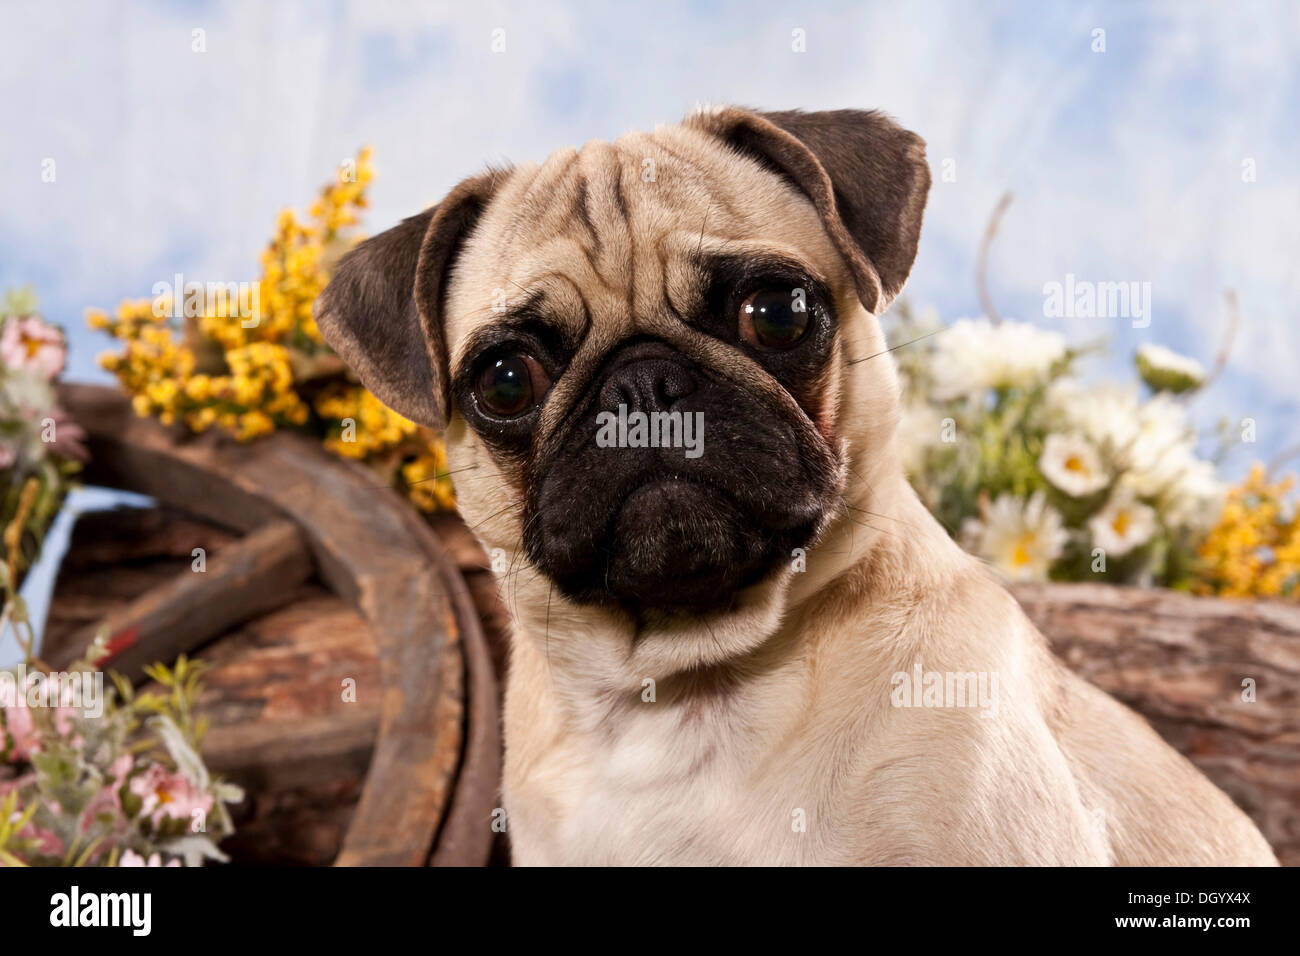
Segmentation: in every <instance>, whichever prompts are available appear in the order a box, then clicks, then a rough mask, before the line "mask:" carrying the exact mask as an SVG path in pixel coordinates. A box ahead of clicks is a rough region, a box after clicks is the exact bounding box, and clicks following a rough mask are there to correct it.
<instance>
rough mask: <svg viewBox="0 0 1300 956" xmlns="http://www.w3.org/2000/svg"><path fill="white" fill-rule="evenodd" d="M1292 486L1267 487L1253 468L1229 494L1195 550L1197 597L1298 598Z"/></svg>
mask: <svg viewBox="0 0 1300 956" xmlns="http://www.w3.org/2000/svg"><path fill="white" fill-rule="evenodd" d="M1294 485H1295V479H1294V478H1287V479H1284V480H1282V481H1279V482H1276V483H1273V484H1270V483H1269V482H1268V476H1267V475H1266V473H1265V471H1264V468H1263V466H1261V465H1258V464H1257V465H1255V466H1254V467H1253V468H1251V471H1250V475H1249V476H1248V477H1247V478H1246V479H1245V480H1244V481H1243V482H1241V484H1239V485H1237V486H1235V487H1234V488H1232V489H1230V490H1229V492H1228V497H1227V500H1226V501H1225V503H1224V505H1223V509H1222V511H1221V512H1220V514H1219V519H1218V521H1217V522H1216V523H1215V525H1214V527H1213V528H1212V529H1211V530H1210V533H1209V534H1208V535H1207V536H1206V538H1205V540H1204V541H1203V542H1202V543H1201V547H1200V549H1199V556H1200V560H1201V573H1200V581H1199V582H1198V584H1197V590H1198V591H1199V592H1200V593H1202V594H1211V593H1213V594H1221V595H1224V596H1227V597H1297V596H1300V510H1298V509H1297V508H1296V505H1295V502H1294V501H1288V500H1287V496H1288V495H1289V493H1290V492H1291V490H1292V488H1293V487H1294Z"/></svg>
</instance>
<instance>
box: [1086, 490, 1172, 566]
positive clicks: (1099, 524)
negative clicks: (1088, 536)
mask: <svg viewBox="0 0 1300 956" xmlns="http://www.w3.org/2000/svg"><path fill="white" fill-rule="evenodd" d="M1088 530H1089V531H1090V532H1092V543H1093V544H1094V545H1096V546H1097V547H1099V548H1101V549H1102V550H1103V551H1105V552H1106V554H1107V555H1108V556H1110V557H1115V558H1122V557H1123V556H1124V555H1126V554H1128V553H1129V552H1130V551H1132V550H1133V549H1134V548H1140V547H1142V545H1144V544H1146V543H1147V542H1148V541H1150V540H1151V536H1152V535H1154V534H1155V533H1156V512H1155V509H1154V508H1152V507H1150V506H1149V505H1144V504H1143V503H1142V502H1140V501H1138V500H1137V498H1136V497H1134V496H1133V494H1132V493H1131V492H1129V491H1127V490H1121V491H1119V492H1117V493H1116V494H1115V495H1113V496H1112V497H1111V499H1110V501H1108V502H1106V506H1105V507H1104V508H1102V509H1101V510H1100V511H1098V512H1097V513H1096V514H1095V515H1093V516H1092V517H1091V518H1089V519H1088Z"/></svg>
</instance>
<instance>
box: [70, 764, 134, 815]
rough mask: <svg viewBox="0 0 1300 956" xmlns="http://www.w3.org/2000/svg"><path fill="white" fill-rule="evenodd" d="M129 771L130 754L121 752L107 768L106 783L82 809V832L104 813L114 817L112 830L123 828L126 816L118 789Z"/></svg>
mask: <svg viewBox="0 0 1300 956" xmlns="http://www.w3.org/2000/svg"><path fill="white" fill-rule="evenodd" d="M130 772H131V755H130V754H122V756H120V757H118V758H117V759H116V760H114V761H113V763H112V766H110V767H109V768H108V773H109V781H108V783H106V784H104V786H103V788H101V789H100V791H99V792H98V793H97V794H95V795H94V796H93V797H91V798H90V800H89V801H87V803H86V809H85V810H83V811H82V815H81V832H82V833H85V832H87V831H88V830H90V828H91V827H92V826H93V825H94V823H95V818H96V817H98V816H100V815H102V814H105V813H109V814H112V815H113V817H114V821H113V826H112V829H113V830H114V832H117V831H120V830H122V829H124V828H125V825H126V818H125V817H124V816H123V814H122V796H121V794H120V793H119V791H120V790H121V789H122V783H123V781H125V780H126V775H127V774H128V773H130Z"/></svg>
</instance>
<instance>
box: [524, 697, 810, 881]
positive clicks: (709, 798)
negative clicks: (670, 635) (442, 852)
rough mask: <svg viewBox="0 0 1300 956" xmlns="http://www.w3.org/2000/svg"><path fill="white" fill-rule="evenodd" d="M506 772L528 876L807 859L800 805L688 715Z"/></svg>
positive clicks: (647, 716)
mask: <svg viewBox="0 0 1300 956" xmlns="http://www.w3.org/2000/svg"><path fill="white" fill-rule="evenodd" d="M619 724H620V726H619V727H618V728H617V729H614V730H609V729H606V730H604V731H602V732H598V733H593V734H583V735H572V736H563V737H557V738H556V739H555V740H554V741H553V742H552V743H551V744H550V745H549V746H547V747H545V748H544V749H542V750H540V751H539V752H537V753H536V754H535V755H534V757H533V759H531V760H530V761H529V765H528V767H527V768H518V767H513V766H511V765H510V763H511V761H509V760H508V761H507V764H508V765H507V771H506V773H507V779H506V788H505V789H506V796H507V800H506V809H507V815H508V819H509V821H510V833H511V842H512V847H513V853H514V858H515V861H516V863H519V864H523V865H531V864H542V865H559V864H567V865H573V864H579V865H584V864H585V865H601V864H611V865H646V864H678V865H692V864H719V863H731V864H735V865H744V864H757V863H766V864H782V863H798V862H804V861H805V860H806V857H807V854H808V850H809V845H808V843H807V842H806V841H805V839H803V838H805V837H806V833H804V832H803V831H802V829H801V827H800V813H799V808H798V807H797V806H795V805H794V804H795V803H796V802H797V801H796V798H795V797H794V796H793V795H791V794H788V793H783V792H782V789H781V786H780V784H779V782H778V781H776V780H773V779H771V778H770V776H769V775H766V774H763V773H762V772H761V771H759V770H758V768H757V767H756V766H755V765H754V763H755V762H754V760H753V759H752V758H747V757H746V755H745V754H743V753H742V752H740V749H739V748H737V747H736V746H734V744H733V745H732V746H731V747H728V746H726V744H724V743H723V741H725V740H727V739H728V738H727V736H725V735H719V734H717V733H716V732H713V731H715V730H716V728H713V727H710V726H709V725H707V724H706V723H705V722H701V721H699V720H698V719H692V718H691V717H690V716H688V715H680V714H665V713H656V712H645V713H641V714H638V713H636V712H635V711H634V712H631V713H629V714H627V716H626V718H625V719H624V720H621V721H619Z"/></svg>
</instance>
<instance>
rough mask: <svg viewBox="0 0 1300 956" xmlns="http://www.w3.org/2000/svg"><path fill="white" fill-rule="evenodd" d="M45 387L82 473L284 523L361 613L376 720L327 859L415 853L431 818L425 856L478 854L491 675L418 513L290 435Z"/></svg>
mask: <svg viewBox="0 0 1300 956" xmlns="http://www.w3.org/2000/svg"><path fill="white" fill-rule="evenodd" d="M60 398H61V401H62V404H63V405H64V407H66V408H67V409H68V410H69V412H70V413H71V415H72V416H73V417H74V418H75V419H76V420H77V421H78V423H79V424H81V425H82V427H84V428H85V429H86V430H87V432H88V434H89V442H88V444H89V447H90V450H91V454H92V461H91V464H90V465H89V466H88V468H87V469H86V471H85V473H84V479H85V480H86V481H87V482H88V483H94V484H104V485H108V486H110V487H121V488H129V489H131V490H133V491H138V492H142V493H145V494H150V495H153V496H154V497H156V498H158V499H159V500H161V501H163V502H165V503H167V504H168V505H170V506H172V507H175V508H180V509H183V510H186V511H188V512H191V513H193V514H196V515H199V516H202V517H203V518H205V519H207V520H210V521H212V522H215V523H217V524H219V525H221V526H223V527H227V528H230V529H231V530H234V531H239V532H245V533H247V532H252V531H254V529H257V528H259V527H262V526H264V525H266V524H267V523H269V522H272V521H275V520H283V519H287V520H290V521H292V522H293V523H294V524H295V525H296V526H297V528H298V530H299V532H300V533H301V534H302V536H303V538H304V540H305V541H306V543H307V546H308V548H309V549H310V551H311V554H312V557H313V560H314V562H315V565H316V568H317V570H318V573H319V574H320V576H321V578H322V579H323V580H324V581H325V582H326V583H327V584H328V586H329V587H330V588H331V590H333V591H334V592H335V593H336V594H338V595H339V596H341V597H342V598H344V599H345V600H346V601H348V602H349V603H351V604H353V605H354V606H355V607H356V608H357V610H358V611H359V612H360V614H361V616H362V618H363V619H364V620H365V622H366V624H367V626H368V627H369V629H370V631H371V633H372V634H373V637H374V640H375V642H376V644H377V645H378V651H379V657H378V660H379V676H380V686H378V687H374V686H372V687H363V686H361V685H358V687H357V693H358V696H360V695H363V694H370V695H373V699H377V700H378V701H379V706H380V714H381V716H380V730H379V737H378V740H377V742H376V744H375V747H374V753H373V755H372V759H371V762H370V766H369V771H368V774H367V777H366V783H365V787H364V790H363V791H362V795H361V799H360V801H359V803H358V806H357V808H356V812H355V814H354V816H353V819H352V821H351V824H350V826H349V828H348V831H347V837H346V840H345V843H344V846H343V849H342V852H341V853H340V854H339V856H338V859H337V861H336V862H337V863H340V864H344V865H355V864H379V865H412V864H422V863H425V862H428V861H429V860H430V857H431V854H433V853H434V850H435V844H436V840H437V839H438V837H439V835H440V833H442V832H444V831H445V832H446V833H447V834H448V841H447V842H448V847H447V849H446V852H445V853H440V854H439V855H438V856H437V860H436V861H437V862H484V861H485V860H486V858H487V855H488V854H489V852H490V851H491V847H492V842H493V841H492V833H491V829H490V827H489V825H488V824H489V819H490V813H491V804H492V802H493V797H494V793H495V779H496V777H497V776H498V771H497V770H496V769H495V768H496V766H497V765H498V762H499V759H500V753H499V749H500V744H499V721H498V718H497V693H496V686H495V676H494V675H493V673H492V671H491V669H490V667H487V666H486V662H487V661H488V654H487V649H486V646H485V644H484V639H483V635H482V631H481V628H480V627H479V623H478V617H477V614H476V612H475V609H474V605H473V603H472V600H471V596H470V595H469V592H468V590H467V588H466V587H465V584H464V582H463V581H461V580H460V578H459V575H458V574H457V572H456V570H455V567H454V564H453V563H452V562H451V561H450V559H449V558H448V556H447V554H446V552H445V550H444V549H443V548H442V545H441V543H440V542H439V541H438V539H437V537H436V536H435V535H433V534H432V533H431V532H430V531H429V528H428V527H427V526H426V525H425V524H424V523H423V522H422V521H421V519H420V518H419V516H418V514H416V513H415V512H414V510H413V509H411V508H410V506H409V505H408V504H407V503H406V502H405V501H404V500H403V499H401V498H400V496H398V495H397V494H396V493H395V492H394V491H393V490H392V489H391V488H387V487H384V486H382V485H381V484H380V482H379V481H378V479H377V478H376V476H374V475H373V474H372V473H370V472H369V471H368V470H366V469H365V468H363V467H361V466H359V465H355V464H350V463H346V462H342V461H340V460H338V459H336V458H334V457H333V456H330V455H328V454H327V453H325V452H324V451H323V450H322V449H321V448H320V447H319V446H318V445H316V444H315V443H312V442H310V441H308V440H307V439H305V438H301V437H300V436H296V435H291V434H277V435H275V436H274V437H273V438H271V439H266V440H263V441H258V442H254V443H250V444H247V445H239V444H236V443H234V442H232V441H230V440H228V439H224V438H222V437H221V436H218V435H215V434H209V435H205V436H202V437H200V438H193V437H192V436H186V435H184V434H183V433H180V432H179V431H178V430H176V429H171V430H169V429H165V428H162V427H161V426H159V425H158V424H157V423H156V422H152V421H149V420H144V419H139V418H137V417H135V416H134V415H132V414H131V412H130V408H129V403H128V402H127V401H126V400H125V398H124V397H123V396H122V395H120V394H119V393H117V392H114V391H112V390H110V389H102V388H94V387H90V386H65V387H64V388H63V389H62V390H61V394H60ZM467 666H468V667H469V668H470V672H469V674H468V676H467V674H466V667H467ZM467 681H468V684H467ZM467 692H469V693H470V694H471V697H470V699H469V700H468V702H467V700H466V695H467ZM474 761H478V762H481V763H483V764H484V769H483V770H479V769H478V768H477V766H475V765H474ZM488 780H491V781H492V784H491V786H489V785H488V784H487V781H488ZM453 835H454V839H452V837H453ZM439 849H441V848H440V847H439Z"/></svg>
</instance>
